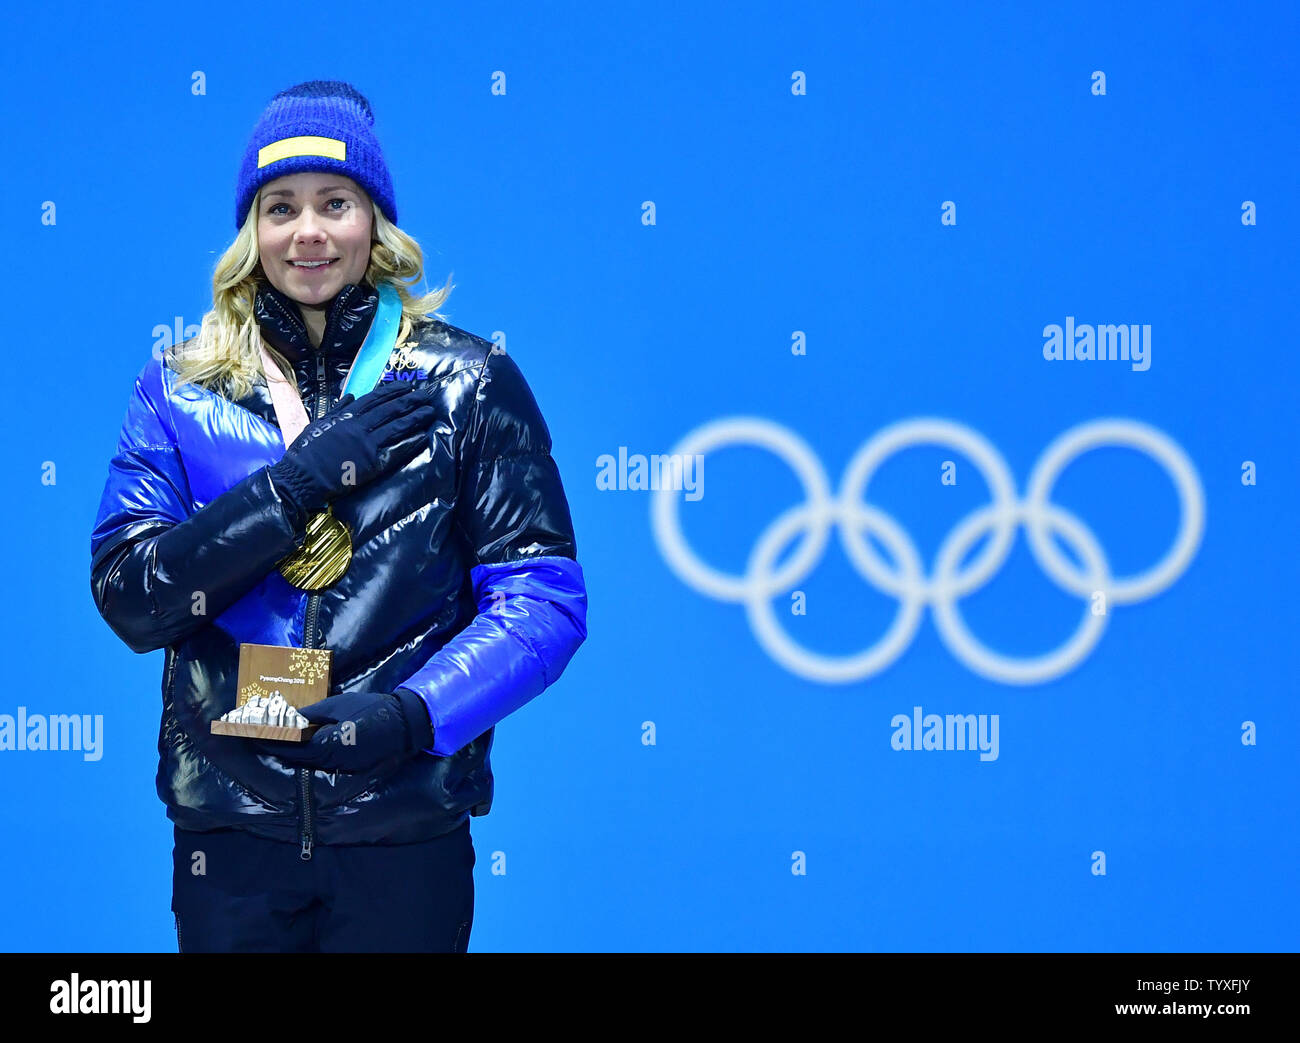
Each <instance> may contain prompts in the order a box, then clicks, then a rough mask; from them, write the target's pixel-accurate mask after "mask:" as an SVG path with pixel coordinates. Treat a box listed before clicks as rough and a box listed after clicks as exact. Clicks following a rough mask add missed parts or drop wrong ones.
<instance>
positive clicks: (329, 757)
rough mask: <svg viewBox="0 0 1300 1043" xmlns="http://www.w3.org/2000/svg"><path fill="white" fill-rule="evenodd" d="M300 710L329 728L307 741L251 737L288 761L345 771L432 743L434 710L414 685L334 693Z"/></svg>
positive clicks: (364, 767) (266, 750)
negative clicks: (418, 693) (431, 715)
mask: <svg viewBox="0 0 1300 1043" xmlns="http://www.w3.org/2000/svg"><path fill="white" fill-rule="evenodd" d="M298 712H299V713H300V714H302V715H303V716H304V717H306V718H307V720H309V721H311V722H312V723H313V724H316V723H324V724H325V725H326V727H324V728H321V729H320V730H319V731H318V732H316V734H315V735H313V736H312V737H311V738H310V739H308V740H307V741H306V742H304V743H293V742H282V741H280V740H276V739H254V740H251V741H252V742H253V743H254V745H256V746H257V747H258V748H259V749H260V750H261V751H262V752H263V753H268V754H271V755H272V756H275V757H278V758H279V759H280V760H282V761H283V762H284V763H285V764H293V765H297V766H299V767H304V768H318V769H320V770H321V771H344V772H361V771H368V770H370V769H371V768H373V767H375V766H377V765H378V764H381V763H382V762H383V761H385V760H388V759H389V758H391V757H406V756H410V755H411V754H413V753H415V752H416V751H418V750H425V749H428V748H429V747H430V746H432V745H433V722H432V721H430V720H429V709H428V707H427V706H426V705H425V703H424V700H423V699H422V698H420V696H419V695H417V694H416V693H415V692H413V691H411V690H410V689H409V688H399V689H398V690H397V691H396V692H348V693H346V694H344V695H332V696H330V697H329V698H328V699H322V700H321V701H320V702H318V703H312V704H311V705H310V706H303V707H300V708H299V709H298Z"/></svg>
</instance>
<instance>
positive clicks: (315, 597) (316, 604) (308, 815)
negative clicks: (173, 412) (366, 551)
mask: <svg viewBox="0 0 1300 1043" xmlns="http://www.w3.org/2000/svg"><path fill="white" fill-rule="evenodd" d="M316 381H317V383H316V403H315V409H313V410H312V412H313V414H314V419H316V420H319V419H320V418H321V417H322V416H324V415H325V405H326V403H327V402H328V401H329V387H328V385H327V384H326V381H325V356H324V354H323V353H322V352H321V351H320V349H319V348H318V349H317V350H316ZM320 599H321V596H320V595H319V594H312V595H310V596H309V597H308V598H307V614H306V616H305V617H304V619H303V632H302V647H303V648H315V647H316V617H317V616H318V615H319V613H320ZM325 694H326V695H327V696H328V695H329V693H328V692H326V693H325ZM311 775H312V772H311V769H310V768H299V769H298V777H299V779H300V780H301V783H302V850H301V851H300V852H299V853H298V857H299V858H300V859H302V861H304V862H308V861H310V860H311V847H312V841H313V837H312V806H311Z"/></svg>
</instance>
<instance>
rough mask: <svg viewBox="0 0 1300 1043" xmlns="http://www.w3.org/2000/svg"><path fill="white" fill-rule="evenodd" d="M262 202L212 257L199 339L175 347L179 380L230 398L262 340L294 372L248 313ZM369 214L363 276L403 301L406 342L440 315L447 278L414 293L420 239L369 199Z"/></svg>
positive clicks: (246, 387) (257, 274)
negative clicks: (217, 256)
mask: <svg viewBox="0 0 1300 1043" xmlns="http://www.w3.org/2000/svg"><path fill="white" fill-rule="evenodd" d="M367 198H369V197H367ZM261 200H262V191H261V189H259V190H258V192H257V196H256V197H255V198H254V199H253V203H252V206H250V207H249V210H248V216H247V217H246V218H245V219H244V224H243V227H241V228H240V229H239V234H238V235H236V236H235V240H234V242H232V243H231V244H230V246H229V247H228V248H227V250H226V252H225V253H224V254H222V255H221V259H220V260H218V261H217V265H216V268H215V269H214V270H213V273H212V310H211V311H209V312H208V313H207V314H205V315H204V316H203V323H202V326H201V327H200V329H199V333H198V336H197V337H195V338H194V340H193V341H191V342H189V343H188V344H187V345H186V347H185V349H184V350H177V351H174V352H173V358H174V359H175V364H174V368H175V370H176V372H177V375H178V377H179V382H180V383H187V382H188V383H193V384H197V385H199V386H200V387H205V388H208V389H210V390H213V391H216V392H218V393H219V394H224V395H226V396H227V397H229V398H231V399H240V398H243V397H244V396H245V395H247V394H248V393H249V392H250V391H252V389H253V385H254V384H255V383H256V382H257V378H258V377H259V376H261V375H262V374H263V366H262V346H263V344H265V345H266V349H267V352H268V354H269V355H270V356H271V358H273V359H274V360H275V363H276V365H278V366H279V367H280V369H281V371H282V372H283V373H284V374H286V375H289V374H292V373H293V366H292V365H290V364H289V361H288V359H286V358H285V357H284V355H283V354H281V353H280V352H279V351H278V350H276V348H275V347H274V346H273V345H272V344H270V343H267V342H266V341H265V339H264V338H263V337H262V334H261V328H260V327H259V326H258V323H257V319H256V318H255V317H254V314H253V303H254V300H255V298H256V294H257V289H258V283H259V282H260V281H264V280H266V276H265V274H264V273H263V271H262V266H261V261H260V258H259V255H258V249H257V213H258V208H259V205H260V203H261ZM370 212H371V214H372V217H373V226H372V231H371V236H372V238H371V243H370V262H369V264H367V265H366V273H365V276H364V279H365V281H366V282H368V283H369V284H370V285H371V286H374V287H376V288H378V286H379V284H380V282H381V281H382V282H387V283H389V284H390V285H391V286H392V287H393V289H395V290H396V291H397V295H398V297H399V298H401V301H402V322H401V325H400V327H399V328H398V332H397V343H398V344H404V343H406V340H407V338H408V337H410V336H411V334H412V333H413V332H414V331H415V330H416V329H417V327H420V326H422V325H423V324H424V323H426V322H428V321H429V320H428V318H427V316H429V315H433V316H434V317H435V318H438V319H442V318H444V316H442V315H439V314H438V313H437V312H436V310H435V309H437V308H438V307H439V306H440V305H441V304H442V303H443V301H445V300H446V299H447V296H448V295H449V294H450V293H451V290H452V285H453V284H452V281H451V276H450V275H449V276H448V277H447V282H446V283H445V284H444V285H443V286H442V287H441V288H440V289H437V290H434V291H432V292H431V293H426V294H421V295H419V296H416V295H413V294H412V293H411V292H410V289H409V287H410V286H411V285H413V284H415V283H417V282H419V281H421V280H422V279H423V278H424V253H423V251H422V250H421V249H420V244H419V243H417V242H416V241H415V240H414V239H412V238H411V237H410V236H409V235H407V234H406V233H405V232H403V231H402V230H401V229H400V228H398V227H397V226H396V225H395V224H393V223H392V222H390V221H389V220H388V218H386V217H385V216H384V214H383V211H382V210H380V208H379V207H377V206H375V205H374V202H373V201H371V206H370ZM399 280H401V281H399ZM268 281H269V280H268ZM178 347H179V346H178Z"/></svg>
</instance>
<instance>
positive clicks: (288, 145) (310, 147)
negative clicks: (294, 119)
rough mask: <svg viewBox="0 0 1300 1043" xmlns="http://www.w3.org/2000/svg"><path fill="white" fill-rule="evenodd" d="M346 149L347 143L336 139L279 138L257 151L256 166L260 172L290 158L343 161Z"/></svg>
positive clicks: (311, 137) (309, 137) (303, 136)
mask: <svg viewBox="0 0 1300 1043" xmlns="http://www.w3.org/2000/svg"><path fill="white" fill-rule="evenodd" d="M347 149H348V146H347V142H344V141H340V140H339V139H338V138H321V137H316V136H314V135H310V134H307V135H302V136H300V137H296V138H281V139H280V140H279V141H273V142H271V144H269V145H265V146H263V147H262V148H260V149H258V150H257V166H258V169H259V170H260V169H261V168H262V167H264V166H266V165H267V164H268V163H275V162H277V161H279V160H281V159H289V158H290V157H291V156H324V157H325V158H327V159H337V160H340V161H345V160H346V159H347Z"/></svg>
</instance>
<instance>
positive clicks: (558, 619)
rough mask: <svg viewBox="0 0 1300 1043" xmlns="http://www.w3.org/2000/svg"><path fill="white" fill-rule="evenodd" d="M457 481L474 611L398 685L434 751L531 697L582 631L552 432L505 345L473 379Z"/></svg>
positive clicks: (581, 597)
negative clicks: (414, 699) (410, 698)
mask: <svg viewBox="0 0 1300 1043" xmlns="http://www.w3.org/2000/svg"><path fill="white" fill-rule="evenodd" d="M457 484H458V488H457V501H456V507H455V513H456V517H457V519H458V522H459V524H460V527H461V529H462V530H463V532H464V534H465V537H466V542H467V544H468V546H469V547H470V550H471V553H472V554H473V557H474V563H473V564H472V566H471V569H470V578H471V581H472V583H473V588H474V597H475V603H476V605H477V608H478V614H477V615H476V616H475V617H474V619H473V620H472V621H471V622H470V623H469V625H468V626H466V627H465V629H464V630H462V631H461V632H460V633H458V634H457V635H456V636H455V637H454V638H452V639H451V640H450V641H449V642H447V644H445V645H443V646H442V648H440V649H439V650H438V651H437V652H435V653H434V654H433V656H432V657H431V658H430V659H429V660H428V662H427V663H426V664H425V665H424V666H423V667H422V668H421V669H420V670H419V671H417V672H416V673H415V675H414V676H412V677H410V678H409V679H407V680H406V681H404V682H403V683H402V684H401V685H400V686H399V688H402V689H406V690H407V692H414V693H416V694H417V695H419V696H420V697H421V699H422V700H423V702H424V704H425V705H426V706H427V707H428V709H429V717H430V720H431V723H432V726H433V746H432V747H430V748H429V749H428V750H427V751H426V752H428V753H435V754H441V755H444V756H445V755H448V754H452V753H455V752H456V751H457V750H458V749H460V748H461V747H462V746H464V745H465V744H466V743H468V742H470V741H471V740H473V739H475V738H477V737H478V736H479V735H481V734H482V733H483V732H485V731H487V730H488V729H489V728H491V727H493V726H494V725H495V724H496V723H497V722H498V721H500V720H502V719H503V718H505V717H506V716H508V715H509V714H511V713H514V712H515V711H516V710H518V709H519V708H520V707H521V706H523V705H524V704H525V703H527V702H528V701H529V700H531V699H533V698H535V697H536V696H537V695H539V694H541V692H542V691H543V690H545V689H546V688H547V687H548V686H549V685H551V684H553V683H554V682H555V680H556V679H557V678H558V677H559V676H560V674H561V673H563V672H564V668H565V667H566V666H567V665H568V663H569V660H570V659H571V658H572V657H573V654H574V652H576V651H577V649H578V646H579V645H581V644H582V642H583V641H584V640H586V637H587V590H586V586H585V584H584V581H583V575H582V567H581V566H580V565H579V564H578V562H577V541H576V538H575V536H574V533H573V522H572V519H571V517H570V514H569V505H568V500H567V499H566V497H565V495H564V488H563V485H562V484H561V482H560V474H559V470H558V468H557V467H556V465H555V461H554V460H553V459H552V458H551V436H550V432H549V430H548V429H547V427H546V423H545V421H544V420H543V419H542V415H541V412H540V410H539V409H538V407H537V402H536V400H535V399H534V397H533V394H532V391H531V390H530V389H529V387H528V384H527V382H526V381H525V380H524V377H523V374H522V373H521V372H520V371H519V367H518V366H517V365H516V364H515V362H514V360H513V359H511V358H510V356H509V355H507V354H506V353H504V352H499V353H498V352H493V353H490V354H489V355H488V357H487V360H486V361H485V362H484V365H483V369H482V372H481V374H480V376H479V380H478V383H477V386H476V392H475V402H474V405H473V409H472V410H471V418H470V421H469V423H468V424H467V426H466V430H465V435H464V441H463V443H462V449H461V453H460V474H459V477H458V483H457ZM400 694H401V693H400V692H399V695H400Z"/></svg>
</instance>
